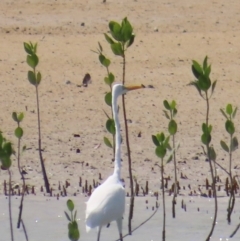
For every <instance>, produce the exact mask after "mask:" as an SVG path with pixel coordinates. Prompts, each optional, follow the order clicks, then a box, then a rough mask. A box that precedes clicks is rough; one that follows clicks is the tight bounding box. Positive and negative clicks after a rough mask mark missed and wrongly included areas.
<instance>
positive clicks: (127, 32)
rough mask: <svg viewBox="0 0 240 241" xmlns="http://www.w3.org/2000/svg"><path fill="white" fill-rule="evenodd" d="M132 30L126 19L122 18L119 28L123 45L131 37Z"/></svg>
mask: <svg viewBox="0 0 240 241" xmlns="http://www.w3.org/2000/svg"><path fill="white" fill-rule="evenodd" d="M132 32H133V28H132V25H131V24H130V22H129V21H128V19H127V18H124V19H123V21H122V26H121V39H122V41H123V42H124V43H126V42H127V41H129V40H130V39H131V37H132Z"/></svg>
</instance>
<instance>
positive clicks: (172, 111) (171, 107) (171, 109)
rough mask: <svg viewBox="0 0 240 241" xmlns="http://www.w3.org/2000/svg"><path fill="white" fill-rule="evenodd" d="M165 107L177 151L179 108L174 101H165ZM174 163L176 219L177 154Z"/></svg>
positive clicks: (173, 145)
mask: <svg viewBox="0 0 240 241" xmlns="http://www.w3.org/2000/svg"><path fill="white" fill-rule="evenodd" d="M163 105H164V107H165V109H166V110H164V111H163V112H164V114H165V116H166V118H167V119H168V120H169V123H168V132H169V134H170V136H171V137H172V148H173V149H175V147H176V141H175V136H176V133H177V128H178V126H177V122H176V121H175V120H174V117H175V116H176V114H177V108H176V105H177V104H176V101H175V100H173V101H172V102H168V101H167V100H164V101H163ZM173 162H174V194H173V200H172V216H173V218H175V217H176V211H175V205H176V202H177V201H176V197H177V194H178V184H177V183H178V179H177V161H176V153H175V151H174V152H173Z"/></svg>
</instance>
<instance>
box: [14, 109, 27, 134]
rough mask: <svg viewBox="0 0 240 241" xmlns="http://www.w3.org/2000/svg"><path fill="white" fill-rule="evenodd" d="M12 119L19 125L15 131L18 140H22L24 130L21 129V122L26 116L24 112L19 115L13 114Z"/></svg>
mask: <svg viewBox="0 0 240 241" xmlns="http://www.w3.org/2000/svg"><path fill="white" fill-rule="evenodd" d="M12 118H13V120H14V121H15V122H17V124H18V127H17V128H16V129H15V132H14V134H15V136H16V137H17V138H18V139H21V138H22V136H23V129H22V128H21V127H20V122H21V121H22V120H23V118H24V114H23V113H22V112H21V113H19V114H17V113H16V112H13V113H12Z"/></svg>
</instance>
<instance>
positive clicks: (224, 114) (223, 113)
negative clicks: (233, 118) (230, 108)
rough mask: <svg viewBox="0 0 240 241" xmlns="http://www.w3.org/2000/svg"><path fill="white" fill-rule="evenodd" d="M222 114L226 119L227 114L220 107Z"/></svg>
mask: <svg viewBox="0 0 240 241" xmlns="http://www.w3.org/2000/svg"><path fill="white" fill-rule="evenodd" d="M220 111H221V113H222V115H223V116H224V117H225V118H226V119H227V120H228V116H227V115H226V113H225V111H224V110H223V109H220Z"/></svg>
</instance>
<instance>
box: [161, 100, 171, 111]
mask: <svg viewBox="0 0 240 241" xmlns="http://www.w3.org/2000/svg"><path fill="white" fill-rule="evenodd" d="M163 105H164V107H165V108H166V109H167V110H171V106H170V105H169V103H168V101H167V100H164V101H163Z"/></svg>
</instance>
